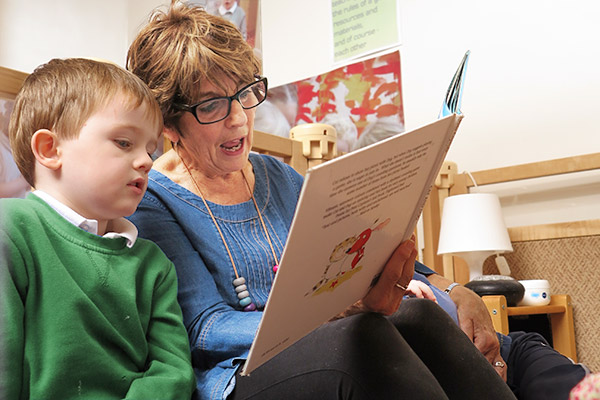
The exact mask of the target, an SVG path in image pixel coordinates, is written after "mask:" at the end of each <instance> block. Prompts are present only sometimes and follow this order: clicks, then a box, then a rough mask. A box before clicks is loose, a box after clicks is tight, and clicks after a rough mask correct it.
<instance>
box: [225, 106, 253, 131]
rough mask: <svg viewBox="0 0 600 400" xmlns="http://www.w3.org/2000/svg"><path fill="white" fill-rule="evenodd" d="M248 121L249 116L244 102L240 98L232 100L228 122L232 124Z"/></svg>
mask: <svg viewBox="0 0 600 400" xmlns="http://www.w3.org/2000/svg"><path fill="white" fill-rule="evenodd" d="M246 122H248V116H247V115H246V111H245V110H244V108H243V107H242V104H241V103H240V102H239V100H232V101H231V112H230V113H229V116H228V117H227V123H228V124H229V125H231V126H238V125H244V124H245V123H246Z"/></svg>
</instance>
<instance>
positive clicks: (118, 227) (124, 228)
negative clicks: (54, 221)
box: [33, 190, 138, 247]
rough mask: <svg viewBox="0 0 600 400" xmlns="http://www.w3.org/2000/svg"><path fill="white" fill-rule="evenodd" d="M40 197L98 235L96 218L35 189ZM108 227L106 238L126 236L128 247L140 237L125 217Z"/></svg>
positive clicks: (35, 192) (68, 219)
mask: <svg viewBox="0 0 600 400" xmlns="http://www.w3.org/2000/svg"><path fill="white" fill-rule="evenodd" d="M33 194H35V195H36V196H38V197H39V198H40V199H42V200H44V201H45V202H46V203H47V204H48V205H49V206H50V207H52V208H53V209H54V211H56V212H57V213H59V214H60V215H61V216H62V217H63V218H64V219H66V220H67V221H69V222H70V223H72V224H73V225H75V226H76V227H78V228H81V229H83V230H84V231H86V232H89V233H91V234H93V235H98V221H96V220H95V219H87V218H85V217H83V216H81V215H79V214H78V213H77V212H75V211H74V210H73V209H72V208H70V207H68V206H66V205H65V204H63V203H62V202H61V201H59V200H57V199H56V198H54V197H53V196H51V195H49V194H48V193H46V192H44V191H42V190H35V191H34V192H33ZM107 228H108V229H110V230H111V231H110V232H107V233H106V234H104V236H102V237H105V238H109V239H114V238H119V237H122V238H125V240H127V247H133V245H134V244H135V241H136V240H137V237H138V230H137V228H136V227H135V225H134V224H133V223H132V222H131V221H129V220H127V219H125V218H117V219H114V220H112V221H110V222H109V224H108V225H107Z"/></svg>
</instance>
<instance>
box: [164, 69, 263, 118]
mask: <svg viewBox="0 0 600 400" xmlns="http://www.w3.org/2000/svg"><path fill="white" fill-rule="evenodd" d="M266 98H267V78H265V77H263V78H260V79H259V80H258V81H256V82H253V83H251V84H249V85H247V86H244V87H243V88H241V89H240V91H239V92H237V93H236V94H234V95H233V96H224V97H214V98H212V99H208V100H204V101H201V102H200V103H197V104H193V105H188V104H175V107H177V108H178V109H180V110H182V111H188V112H191V113H192V114H194V117H196V120H197V121H198V122H199V123H201V124H212V123H215V122H219V121H222V120H224V119H225V118H227V116H228V115H229V113H231V102H232V101H233V100H237V101H238V102H239V103H240V105H241V106H242V108H243V109H245V110H248V109H250V108H254V107H256V106H258V105H259V104H260V103H262V102H263V101H265V99H266Z"/></svg>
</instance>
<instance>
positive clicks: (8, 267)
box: [0, 231, 28, 400]
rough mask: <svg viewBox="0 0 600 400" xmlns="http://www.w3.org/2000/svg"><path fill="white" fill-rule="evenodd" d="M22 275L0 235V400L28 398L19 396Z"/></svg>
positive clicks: (21, 267) (19, 264) (9, 246)
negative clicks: (0, 347)
mask: <svg viewBox="0 0 600 400" xmlns="http://www.w3.org/2000/svg"><path fill="white" fill-rule="evenodd" d="M14 255H16V257H15V256H14ZM24 272H25V268H24V265H23V259H22V258H21V257H20V255H19V254H18V252H17V251H16V247H15V246H14V244H13V242H12V241H10V240H9V238H8V237H7V236H6V235H5V234H4V232H2V231H0V284H1V287H0V345H1V346H2V349H1V350H0V354H1V355H2V357H0V397H1V398H2V399H6V400H13V399H14V400H16V399H20V398H28V394H27V393H23V395H22V394H21V390H22V387H21V386H22V385H21V382H23V353H24V349H25V340H24V338H25V332H24V325H25V321H24V318H25V307H24V298H25V293H22V291H20V290H19V288H25V287H27V285H28V282H27V280H28V279H27V274H26V273H24ZM21 290H22V289H21ZM23 389H24V388H23Z"/></svg>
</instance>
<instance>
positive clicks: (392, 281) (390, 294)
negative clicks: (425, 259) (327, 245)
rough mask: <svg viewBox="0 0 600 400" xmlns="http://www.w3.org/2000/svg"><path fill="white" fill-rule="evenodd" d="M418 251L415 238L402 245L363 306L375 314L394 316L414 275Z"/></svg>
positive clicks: (387, 264) (386, 266) (391, 258)
mask: <svg viewBox="0 0 600 400" xmlns="http://www.w3.org/2000/svg"><path fill="white" fill-rule="evenodd" d="M416 258H417V250H416V248H415V242H414V236H413V237H412V238H411V240H407V241H406V242H403V243H401V244H400V245H399V246H398V247H397V248H396V249H395V250H394V252H393V253H392V256H391V257H390V259H389V260H388V261H387V263H386V264H385V266H384V268H383V271H382V272H381V275H380V276H379V280H378V281H377V283H376V284H375V285H374V286H373V287H372V288H371V290H369V293H367V295H366V296H365V297H364V299H363V301H362V302H363V305H364V306H365V307H366V308H367V309H369V310H371V311H374V312H379V313H381V314H385V315H390V314H393V313H394V312H395V311H396V310H397V309H398V307H399V306H400V302H401V301H402V297H403V296H404V293H405V288H407V287H408V285H409V282H410V281H411V280H412V277H413V273H414V265H415V260H416Z"/></svg>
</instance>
